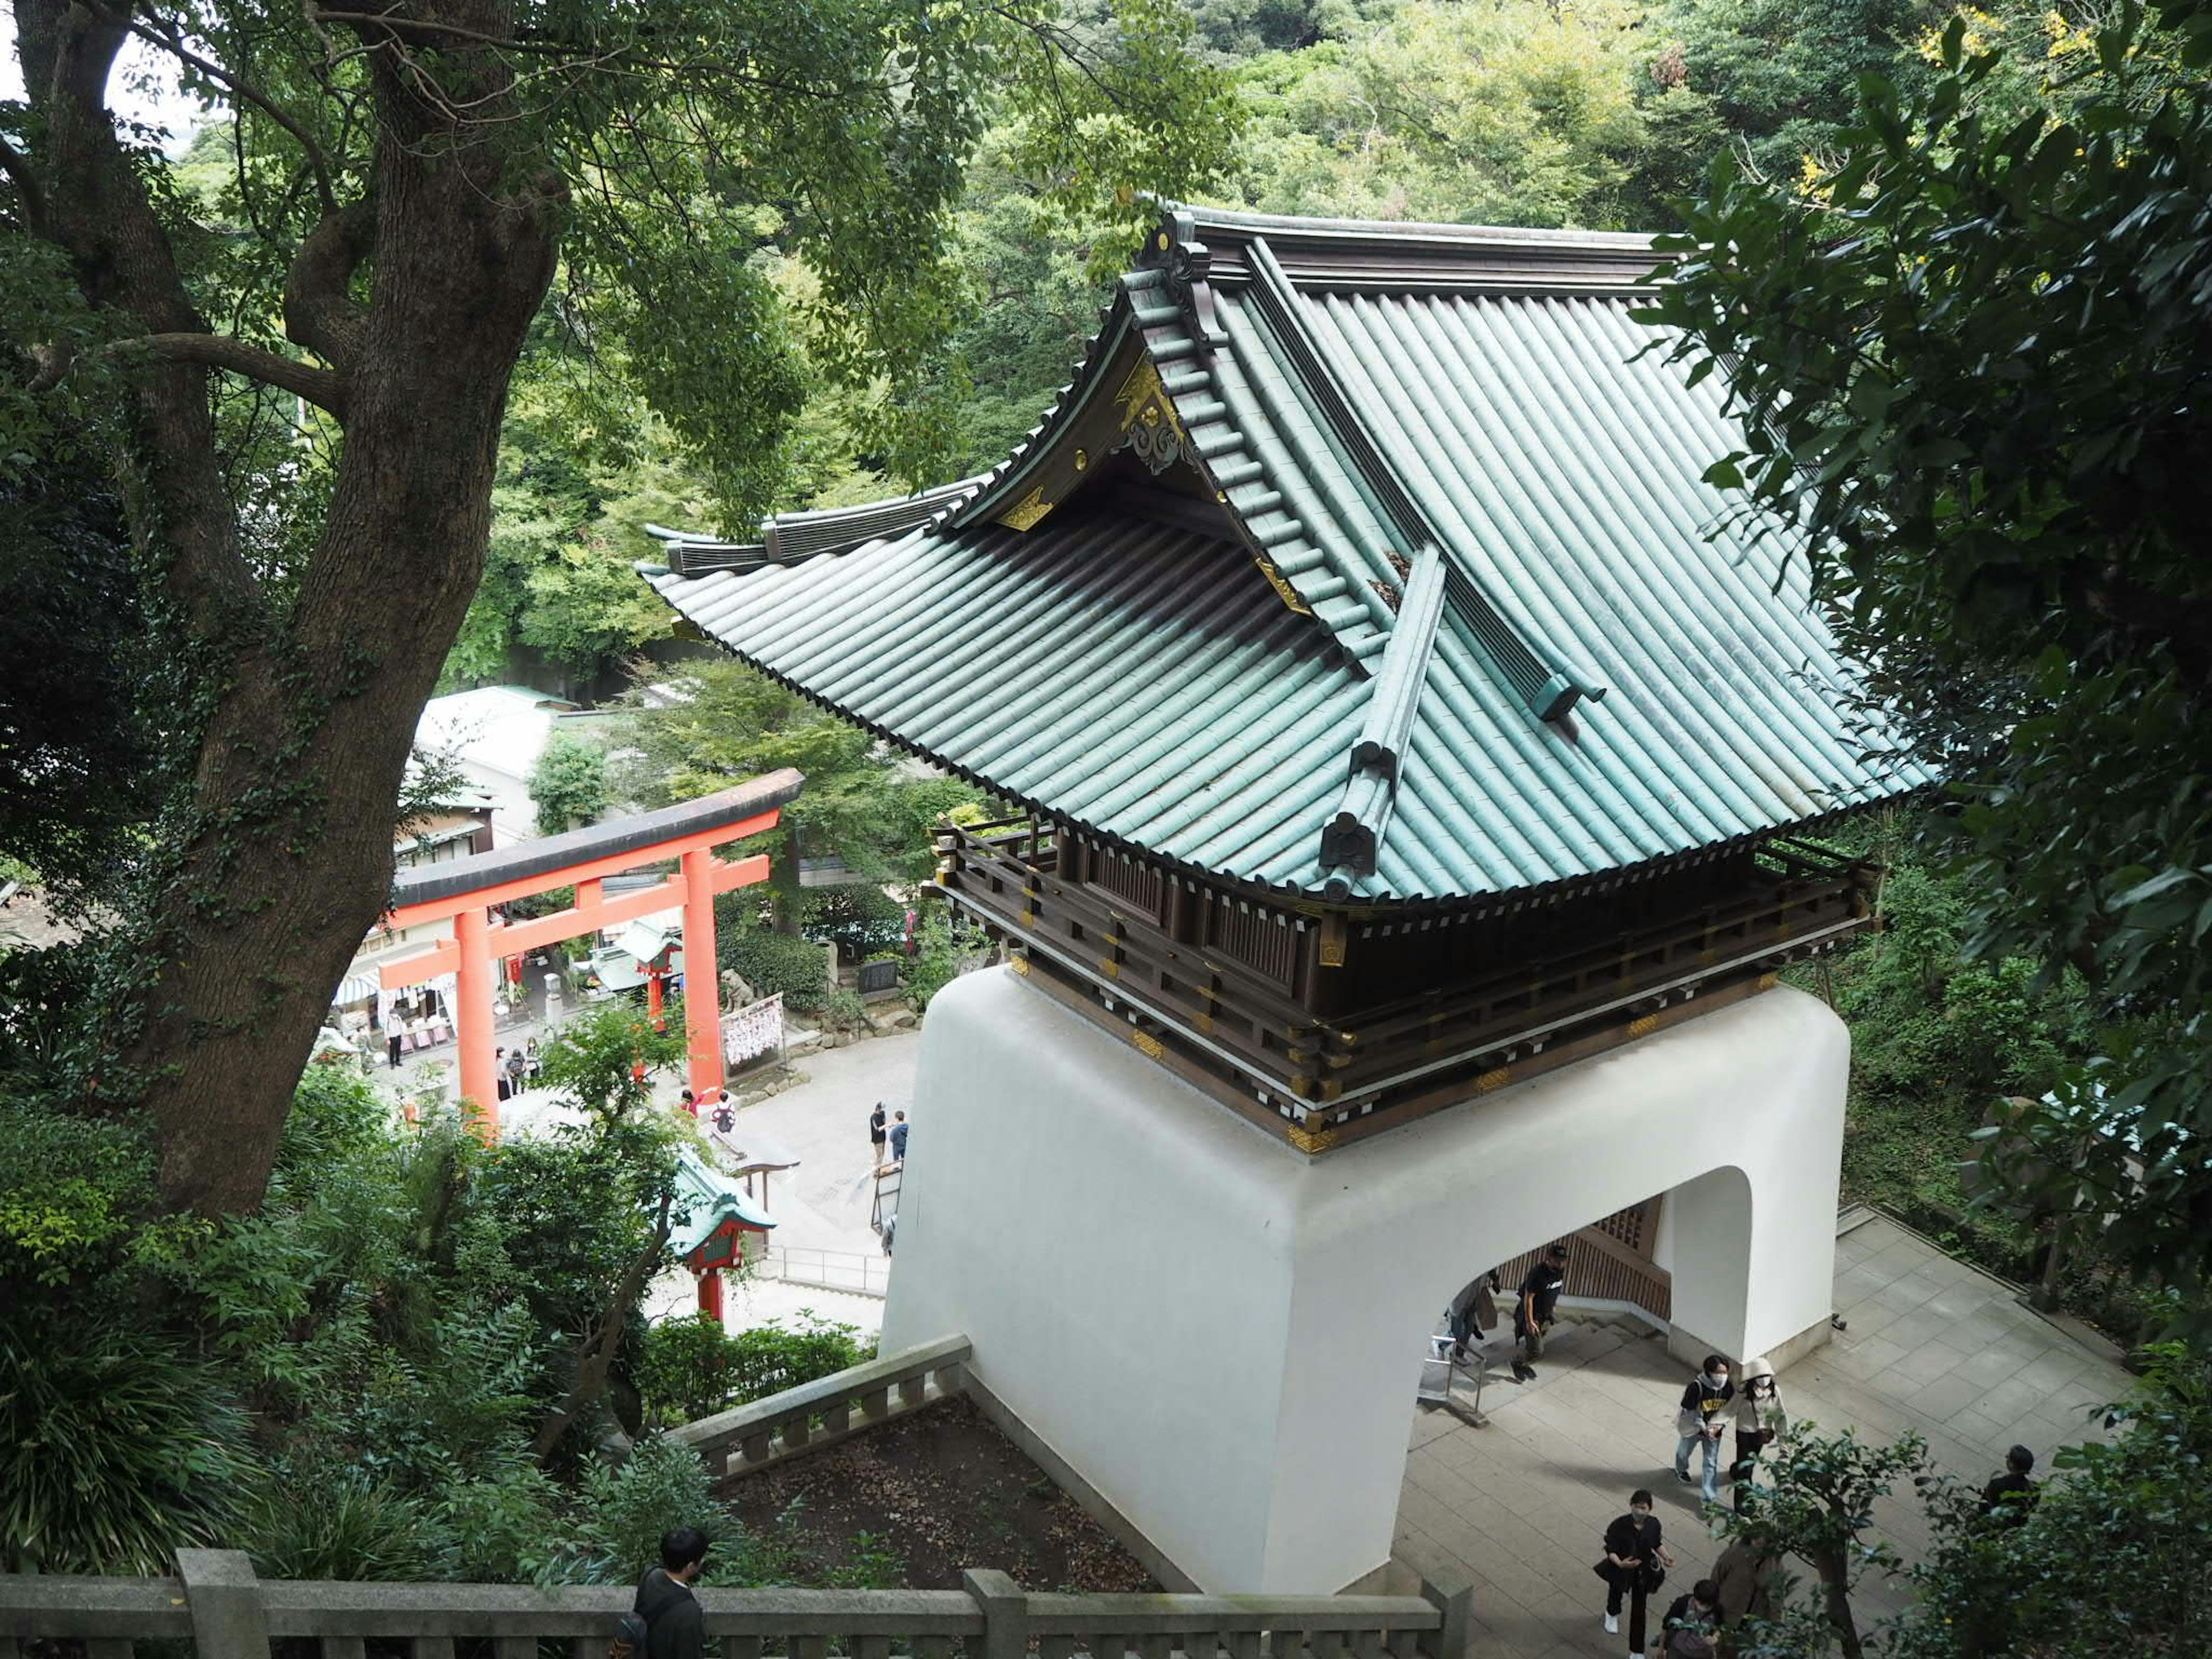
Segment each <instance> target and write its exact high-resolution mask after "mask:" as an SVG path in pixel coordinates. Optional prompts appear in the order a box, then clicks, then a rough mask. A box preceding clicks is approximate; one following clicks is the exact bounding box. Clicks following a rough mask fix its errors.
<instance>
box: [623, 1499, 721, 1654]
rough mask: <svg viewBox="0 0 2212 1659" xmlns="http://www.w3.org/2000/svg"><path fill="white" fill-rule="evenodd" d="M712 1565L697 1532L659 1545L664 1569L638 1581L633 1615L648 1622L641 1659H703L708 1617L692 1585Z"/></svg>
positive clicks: (684, 1531) (686, 1530) (674, 1535)
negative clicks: (708, 1565)
mask: <svg viewBox="0 0 2212 1659" xmlns="http://www.w3.org/2000/svg"><path fill="white" fill-rule="evenodd" d="M706 1566H707V1538H706V1534H703V1533H702V1532H701V1531H700V1530H699V1529H698V1528H696V1527H678V1528H677V1529H676V1530H675V1531H674V1532H671V1533H667V1534H663V1535H662V1537H661V1540H660V1565H659V1566H657V1567H652V1568H648V1569H647V1571H646V1575H645V1577H642V1578H641V1579H639V1580H638V1583H637V1600H636V1601H634V1602H632V1603H631V1604H630V1611H631V1612H633V1613H635V1614H637V1616H638V1617H639V1618H641V1619H642V1620H645V1630H646V1637H645V1652H644V1653H643V1654H642V1655H641V1656H640V1659H701V1656H702V1653H703V1652H704V1650H705V1648H706V1644H707V1620H706V1615H705V1614H704V1613H702V1612H701V1611H700V1610H699V1598H698V1597H697V1596H696V1595H692V1594H691V1586H692V1584H693V1583H696V1581H697V1579H698V1577H699V1575H700V1574H701V1573H702V1572H703V1571H705V1570H706Z"/></svg>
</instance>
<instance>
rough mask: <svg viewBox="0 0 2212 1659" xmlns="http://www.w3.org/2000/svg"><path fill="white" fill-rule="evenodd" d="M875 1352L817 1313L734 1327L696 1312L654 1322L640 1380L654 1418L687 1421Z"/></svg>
mask: <svg viewBox="0 0 2212 1659" xmlns="http://www.w3.org/2000/svg"><path fill="white" fill-rule="evenodd" d="M874 1352H875V1350H874V1346H873V1345H872V1344H871V1343H864V1342H862V1341H861V1340H860V1333H859V1332H858V1331H857V1330H856V1329H855V1328H854V1327H852V1326H850V1325H839V1324H833V1323H830V1322H827V1321H824V1320H821V1319H817V1318H816V1317H815V1316H813V1315H812V1314H801V1315H800V1316H799V1324H798V1325H797V1326H796V1328H790V1329H787V1328H784V1327H782V1326H779V1325H763V1326H757V1327H755V1328H752V1329H750V1330H744V1331H738V1332H736V1333H735V1334H726V1333H725V1332H724V1331H723V1330H722V1328H721V1327H720V1324H718V1323H717V1322H715V1321H714V1319H713V1318H711V1317H710V1316H708V1315H706V1314H698V1315H696V1316H691V1317H689V1318H683V1319H665V1320H663V1321H661V1322H660V1323H659V1324H658V1325H655V1326H654V1327H653V1329H652V1331H651V1332H650V1333H649V1334H648V1335H647V1338H646V1344H645V1357H644V1360H643V1363H642V1364H641V1366H640V1368H639V1375H638V1384H639V1387H640V1389H641V1391H642V1392H643V1394H644V1395H645V1401H646V1408H647V1411H648V1412H649V1413H651V1414H652V1415H653V1417H654V1418H656V1419H658V1420H659V1421H662V1422H665V1423H670V1424H679V1423H690V1422H696V1420H697V1419H700V1418H702V1417H708V1416H711V1415H713V1414H714V1413H716V1412H720V1411H727V1410H729V1409H731V1408H732V1407H737V1406H743V1405H747V1404H750V1402H751V1401H756V1400H765V1399H767V1398H768V1396H769V1395H772V1394H781V1392H782V1391H783V1390H784V1389H795V1388H798V1387H799V1385H800V1384H801V1383H811V1382H813V1381H815V1380H816V1379H817V1377H823V1376H832V1375H834V1374H835V1373H836V1372H838V1371H842V1370H846V1369H847V1368H848V1367H850V1366H854V1365H858V1364H862V1363H864V1362H865V1361H866V1360H868V1359H871V1358H873V1357H874Z"/></svg>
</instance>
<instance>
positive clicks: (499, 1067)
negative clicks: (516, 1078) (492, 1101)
mask: <svg viewBox="0 0 2212 1659" xmlns="http://www.w3.org/2000/svg"><path fill="white" fill-rule="evenodd" d="M491 1063H492V1082H493V1085H494V1086H495V1088H497V1089H498V1091H499V1097H500V1098H501V1100H505V1099H507V1097H509V1096H510V1095H512V1094H513V1092H514V1085H513V1083H512V1082H511V1081H509V1080H508V1077H507V1049H506V1048H504V1047H501V1048H495V1049H493V1050H492V1053H491Z"/></svg>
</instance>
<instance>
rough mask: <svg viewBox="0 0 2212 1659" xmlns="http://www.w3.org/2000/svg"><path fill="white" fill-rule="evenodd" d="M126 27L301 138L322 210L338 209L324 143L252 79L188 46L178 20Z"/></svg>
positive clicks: (133, 24) (329, 211)
mask: <svg viewBox="0 0 2212 1659" xmlns="http://www.w3.org/2000/svg"><path fill="white" fill-rule="evenodd" d="M127 27H129V28H130V30H131V33H133V34H135V35H137V37H138V38H139V39H140V40H144V41H147V42H149V43H150V44H152V45H154V46H159V47H161V50H162V51H164V52H167V53H169V54H170V56H172V57H173V58H176V59H177V60H178V61H179V63H183V64H190V65H191V67H192V68H194V69H196V70H198V71H199V72H200V73H201V74H202V75H204V76H207V77H208V78H209V79H210V80H211V81H219V82H222V84H223V85H224V86H226V87H228V88H230V89H231V91H232V92H234V93H235V94H237V95H238V96H239V97H240V98H242V99H244V100H246V102H247V103H249V104H251V105H252V106H253V107H254V108H256V109H258V110H259V111H260V112H262V113H263V114H264V115H266V116H267V117H268V118H270V120H272V121H274V122H275V123H276V125H278V126H280V127H282V128H283V129H284V131H287V132H289V133H290V134H291V135H292V137H294V138H295V139H296V140H298V142H299V145H300V148H301V149H304V150H305V151H307V165H308V166H309V167H313V169H314V170H315V193H316V194H317V195H318V196H319V197H321V198H322V203H323V211H324V212H325V213H326V214H331V213H336V212H337V210H338V203H337V193H336V191H335V189H334V187H333V185H332V184H331V164H330V159H329V157H327V156H325V155H324V154H323V150H322V146H321V145H319V144H318V143H316V142H315V141H314V140H313V138H311V137H308V136H307V129H306V128H305V127H303V126H301V125H300V124H299V123H298V122H297V121H295V120H294V119H293V118H291V117H290V116H289V115H287V114H286V113H285V112H283V110H281V109H279V108H278V107H277V106H276V104H275V102H274V101H272V100H270V98H269V96H268V95H267V94H264V93H263V92H262V91H261V90H260V88H258V87H256V86H255V85H254V84H253V83H252V82H251V81H248V80H246V79H245V78H243V77H242V76H236V75H233V74H232V73H231V72H230V71H229V70H227V69H224V68H223V67H222V65H220V64H213V63H210V62H209V61H208V60H207V59H206V58H203V57H201V56H200V55H199V54H198V53H197V52H194V51H192V50H191V48H190V47H189V46H185V43H184V41H183V40H181V39H179V37H178V35H177V34H176V33H175V32H174V31H175V29H176V25H175V24H173V23H172V24H170V25H169V27H170V29H171V31H172V32H171V33H168V34H162V33H158V32H156V31H155V30H154V29H151V28H149V27H146V26H145V25H144V24H143V23H135V22H134V23H131V24H130V25H128V26H127Z"/></svg>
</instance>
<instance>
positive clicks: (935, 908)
mask: <svg viewBox="0 0 2212 1659" xmlns="http://www.w3.org/2000/svg"><path fill="white" fill-rule="evenodd" d="M987 943H989V935H987V933H984V931H983V930H982V929H981V927H977V926H976V925H975V923H973V922H970V921H963V919H962V918H961V917H959V916H958V915H955V914H954V913H953V912H952V910H951V908H950V907H948V906H946V905H943V904H933V905H930V906H928V907H927V908H926V909H924V910H923V911H922V913H921V921H920V922H919V923H918V924H917V925H916V927H915V940H914V954H913V955H912V956H910V957H907V958H906V960H905V961H904V962H903V963H901V964H900V967H899V983H900V984H901V985H902V986H904V987H906V994H907V996H908V1000H911V1001H912V1002H913V1004H914V1006H915V1008H916V1009H917V1010H923V1011H926V1010H927V1008H928V1006H929V1003H930V999H931V998H933V997H934V996H935V995H936V994H938V993H939V991H941V990H943V989H944V988H945V987H946V986H948V985H950V984H951V983H952V981H954V980H956V979H957V978H959V977H960V973H961V969H963V966H965V964H966V963H967V961H968V958H969V957H972V956H974V955H975V952H977V951H980V950H981V949H982V948H983V947H984V945H987Z"/></svg>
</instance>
